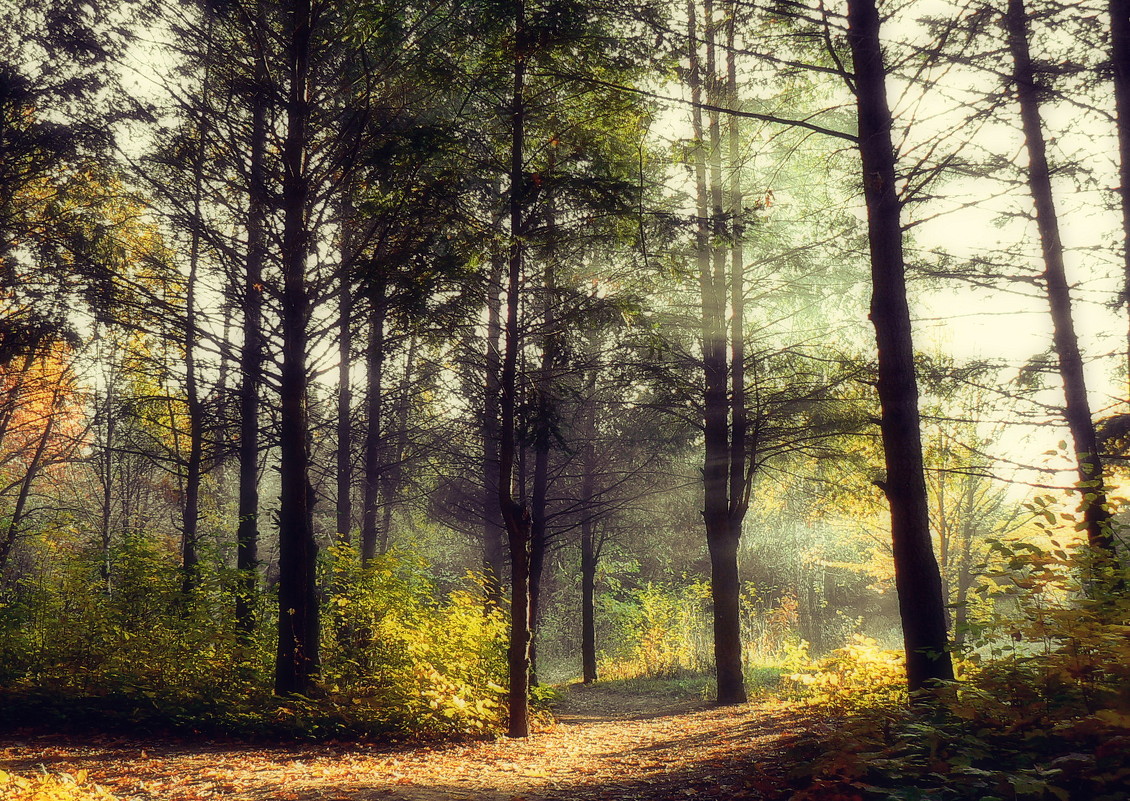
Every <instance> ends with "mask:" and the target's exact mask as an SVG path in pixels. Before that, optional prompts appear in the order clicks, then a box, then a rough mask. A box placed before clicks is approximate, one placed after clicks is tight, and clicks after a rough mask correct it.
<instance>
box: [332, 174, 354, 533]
mask: <svg viewBox="0 0 1130 801" xmlns="http://www.w3.org/2000/svg"><path fill="white" fill-rule="evenodd" d="M347 191H348V190H347ZM343 205H344V206H345V211H344V215H343V216H344V218H345V219H344V220H343V221H342V225H341V229H342V232H341V240H342V241H341V262H342V270H341V275H340V276H339V277H338V280H339V281H340V282H341V283H340V284H339V286H338V303H337V313H338V316H339V317H340V321H339V323H338V331H339V333H338V341H337V358H338V366H337V443H336V445H337V453H336V458H337V471H336V473H337V475H336V478H337V509H336V523H337V541H338V542H340V543H341V544H342V545H348V544H349V541H350V536H351V532H352V529H353V498H352V493H353V459H352V456H353V448H352V445H353V426H352V411H353V393H352V390H351V387H350V367H351V366H352V360H353V325H352V317H353V285H352V281H350V279H349V275H350V272H351V269H352V262H353V252H352V239H353V236H352V233H353V221H352V219H350V218H351V217H352V208H351V204H350V203H349V200H348V198H346V200H345V202H344V204H343Z"/></svg>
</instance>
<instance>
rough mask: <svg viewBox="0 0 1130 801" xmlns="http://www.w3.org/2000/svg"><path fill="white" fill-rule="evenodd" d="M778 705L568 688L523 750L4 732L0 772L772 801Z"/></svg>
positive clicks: (790, 725) (241, 799)
mask: <svg viewBox="0 0 1130 801" xmlns="http://www.w3.org/2000/svg"><path fill="white" fill-rule="evenodd" d="M811 724H812V721H811V720H810V719H808V718H807V717H806V716H805V715H804V713H802V712H800V711H798V710H796V709H794V708H791V707H789V706H786V705H783V704H781V703H780V702H778V701H771V700H759V701H755V702H752V703H750V704H746V705H741V706H735V707H716V706H713V705H711V704H709V703H707V702H705V701H701V700H699V699H688V698H672V697H665V696H657V695H654V694H640V693H632V692H629V691H626V690H624V689H623V688H620V687H616V686H615V685H600V684H597V685H592V686H588V687H586V686H582V685H574V686H572V687H570V688H569V690H568V691H567V692H566V694H565V696H564V698H563V700H562V702H561V705H560V707H559V710H558V714H557V718H556V720H555V721H553V722H550V723H545V724H542V725H541V726H539V727H537V728H536V729H535V732H534V734H533V736H531V737H530V738H528V739H525V740H512V739H508V738H505V737H500V738H496V739H491V740H479V741H465V742H454V743H438V744H437V743H431V744H415V745H410V744H408V745H406V744H395V745H390V744H379V743H325V744H317V745H293V744H281V745H280V744H274V745H268V746H265V745H263V744H255V745H247V744H240V743H226V742H218V741H211V740H198V741H190V740H175V739H169V738H161V739H145V740H141V739H138V740H130V739H124V738H117V737H97V736H95V737H85V738H83V737H78V736H74V737H70V736H62V735H43V734H35V733H22V734H19V733H17V734H3V735H0V766H3V768H4V769H5V770H8V771H11V772H14V773H22V774H24V775H29V774H34V773H39V772H41V771H47V772H50V773H64V772H66V773H71V774H75V773H77V772H79V771H86V775H87V776H89V778H90V781H92V782H95V783H97V784H98V785H101V786H102V787H104V788H106V789H107V790H109V791H110V792H111V793H112V794H113V795H114V796H116V797H117V798H119V799H122V801H211V800H212V799H230V800H231V801H444V800H445V799H451V800H452V801H462V800H464V799H467V800H471V799H473V800H474V801H635V800H636V799H640V800H641V801H642V800H645V799H653V800H655V801H659V800H661V799H662V800H667V799H688V798H692V799H698V800H699V801H722V800H723V799H725V800H727V801H728V800H729V799H763V800H767V799H775V798H779V797H781V795H782V792H783V791H784V788H785V782H784V780H783V779H782V778H781V777H782V776H783V775H784V774H785V773H786V772H787V768H786V766H784V765H783V764H782V762H783V753H784V751H785V748H786V746H787V744H788V742H790V741H792V740H794V738H795V737H796V736H797V735H798V734H800V733H802V732H803V731H804V730H805V729H807V728H808V727H810V726H811Z"/></svg>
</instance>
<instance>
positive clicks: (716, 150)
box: [688, 1, 747, 704]
mask: <svg viewBox="0 0 1130 801" xmlns="http://www.w3.org/2000/svg"><path fill="white" fill-rule="evenodd" d="M704 11H705V18H706V25H705V41H706V61H707V64H706V77H705V79H704V77H703V75H702V66H701V64H700V61H699V56H698V37H697V15H696V9H695V7H694V3H693V1H692V2H690V3H688V19H689V28H688V33H689V38H690V42H691V48H690V87H691V99H692V103H693V104H694V109H693V119H692V124H693V127H694V135H695V140H696V141H697V142H698V147H697V148H696V157H695V178H696V185H697V212H698V225H697V242H696V245H697V248H696V249H697V254H698V271H699V289H700V293H701V296H702V365H703V432H704V450H705V455H704V460H703V469H702V483H703V513H702V516H703V521H704V523H705V526H706V541H707V547H708V549H709V551H710V588H711V599H712V601H713V620H714V656H715V670H716V673H717V681H718V703H719V704H740V703H744V702H745V701H746V700H747V696H746V692H745V681H744V677H743V674H742V661H741V656H742V647H741V627H740V624H739V606H738V599H739V596H740V594H741V587H740V581H739V578H738V564H737V553H738V538H739V536H740V533H741V519H742V516H743V515H742V512H741V511H740V509H739V505H736V504H735V501H737V500H738V499H739V498H740V497H741V495H739V496H738V497H736V498H735V497H731V495H730V490H731V485H732V483H733V482H732V475H731V469H732V466H733V465H734V464H735V463H737V464H744V456H741V457H737V456H736V455H735V451H736V450H743V449H744V448H745V442H744V441H736V440H732V433H733V432H732V430H731V427H730V411H731V406H730V403H731V400H730V397H729V396H728V379H729V377H730V364H729V363H728V362H729V358H728V355H727V344H728V343H727V331H726V295H727V291H726V284H727V281H726V252H725V250H724V249H723V247H722V245H721V244H720V241H721V240H722V238H723V237H724V236H725V221H724V208H723V203H724V201H723V189H722V178H721V152H720V149H721V132H720V128H719V120H718V118H717V114H716V113H712V116H711V119H710V124H709V131H708V133H709V143H710V147H709V153H708V152H707V148H706V147H705V144H704V141H703V133H704V132H703V118H702V108H701V107H702V103H703V86H704V83H705V85H706V88H707V90H708V91H707V95H708V97H707V100H708V101H712V102H713V101H717V100H718V98H716V97H712V96H711V94H712V93H711V92H710V91H709V90H710V87H711V86H713V85H715V84H716V82H717V76H716V75H715V67H716V64H715V58H714V52H715V48H714V41H713V39H714V34H715V25H714V22H713V4H712V3H710V2H709V1H708V2H706V3H705V4H704ZM714 104H715V105H717V103H714ZM716 240H717V241H716ZM742 390H743V392H744V387H743V388H742ZM742 397H744V395H742V394H739V395H738V396H736V399H737V400H739V402H740V399H741V398H742ZM743 473H744V470H743ZM742 478H743V479H744V475H743V476H742Z"/></svg>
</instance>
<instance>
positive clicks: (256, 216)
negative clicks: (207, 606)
mask: <svg viewBox="0 0 1130 801" xmlns="http://www.w3.org/2000/svg"><path fill="white" fill-rule="evenodd" d="M256 10H257V12H258V14H257V17H256V19H255V20H254V21H253V22H252V23H251V24H249V26H248V27H249V30H250V35H251V41H252V43H253V47H252V52H253V57H254V59H255V65H254V75H255V82H254V83H255V88H256V91H253V92H252V94H251V97H250V100H251V131H250V140H249V141H248V153H249V171H248V192H247V255H246V263H245V265H244V278H243V287H242V292H241V296H242V312H243V346H242V348H241V350H240V354H239V367H240V384H239V493H238V494H239V501H238V504H239V510H238V515H239V523H238V527H237V529H236V555H235V564H236V572H237V573H238V574H239V579H238V584H237V588H236V593H235V623H236V630H237V631H238V632H239V634H240V635H241V637H243V638H245V639H246V638H248V637H249V636H250V635H251V633H252V632H253V631H254V630H255V626H256V623H257V620H256V610H257V607H258V595H259V592H258V590H259V390H260V386H261V385H262V382H263V289H264V287H263V262H264V260H265V257H266V231H265V223H266V217H267V178H266V176H267V172H266V166H265V164H264V158H265V155H266V149H267V82H268V73H267V69H266V62H265V53H264V49H263V48H264V45H263V39H262V37H264V36H266V23H265V21H264V20H263V7H262V3H256Z"/></svg>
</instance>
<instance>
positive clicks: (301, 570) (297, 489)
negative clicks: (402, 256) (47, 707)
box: [275, 0, 319, 695]
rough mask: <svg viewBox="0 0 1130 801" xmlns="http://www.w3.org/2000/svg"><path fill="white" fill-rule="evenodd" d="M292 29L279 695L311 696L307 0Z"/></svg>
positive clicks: (285, 154) (297, 6)
mask: <svg viewBox="0 0 1130 801" xmlns="http://www.w3.org/2000/svg"><path fill="white" fill-rule="evenodd" d="M288 16H289V30H288V31H287V34H288V40H287V56H288V58H287V76H286V77H287V82H288V85H287V109H286V117H287V119H286V138H285V140H284V142H283V150H282V162H283V187H282V204H283V243H282V248H283V250H282V270H283V298H282V331H283V363H282V374H281V377H280V389H279V411H280V416H279V450H280V454H279V457H280V474H281V485H282V486H281V489H282V496H281V498H280V505H279V639H278V652H277V655H276V661H275V692H276V693H278V694H279V695H291V694H306V693H308V692H309V690H310V688H311V682H312V679H313V678H314V676H315V675H316V674H317V672H318V666H319V658H318V657H319V654H318V633H319V619H318V597H317V590H316V583H315V575H314V572H315V564H316V561H317V553H318V546H317V543H316V542H315V540H314V520H313V508H312V507H313V500H314V498H313V491H312V488H311V486H310V480H309V463H310V452H309V444H308V441H307V437H308V435H309V428H310V427H309V423H308V414H307V407H306V402H307V382H308V377H307V372H306V349H307V336H308V334H307V325H308V321H309V317H310V296H309V288H308V287H307V284H306V259H307V255H308V253H309V232H308V231H307V228H306V206H307V200H308V197H309V192H310V186H309V175H308V174H307V171H306V164H305V155H306V146H307V126H308V122H309V116H310V100H309V92H308V84H309V77H310V55H311V54H310V50H311V38H312V34H313V27H314V25H315V19H314V15H313V13H312V10H311V7H310V0H294V2H292V3H291V5H290V14H289V15H288Z"/></svg>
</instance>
